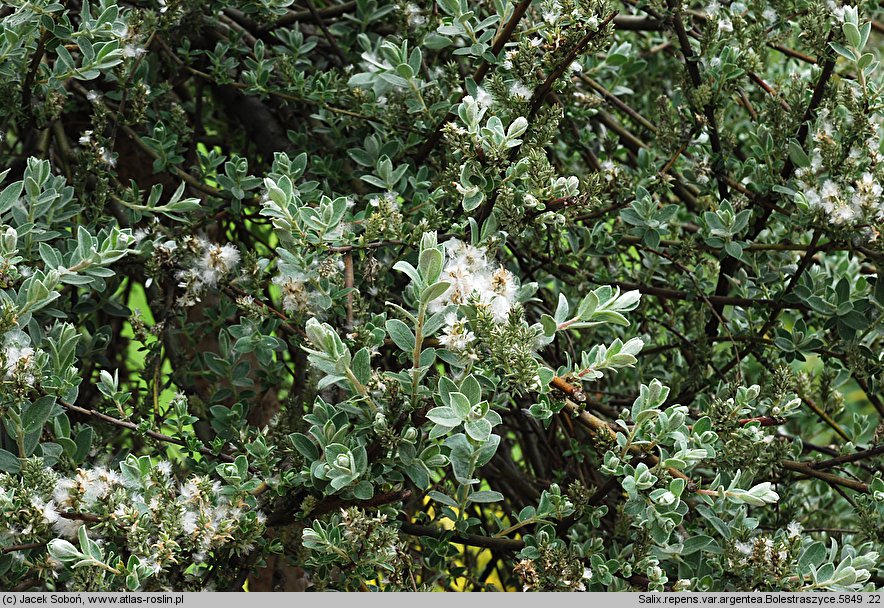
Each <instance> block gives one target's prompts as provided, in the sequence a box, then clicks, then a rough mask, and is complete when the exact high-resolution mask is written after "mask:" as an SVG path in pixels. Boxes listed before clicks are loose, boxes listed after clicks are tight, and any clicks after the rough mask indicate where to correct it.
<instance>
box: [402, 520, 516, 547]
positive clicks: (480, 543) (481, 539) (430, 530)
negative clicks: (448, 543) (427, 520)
mask: <svg viewBox="0 0 884 608" xmlns="http://www.w3.org/2000/svg"><path fill="white" fill-rule="evenodd" d="M401 523H402V525H401V526H400V528H399V529H400V530H401V531H402V532H404V533H405V534H408V535H410V536H428V537H430V538H436V539H442V538H446V537H447V536H448V535H449V534H452V536H451V540H452V542H455V543H460V544H462V545H469V546H470V547H481V548H483V549H493V550H495V551H521V550H522V549H523V548H524V547H525V541H523V540H519V539H514V538H494V537H491V536H481V535H478V534H463V533H461V532H456V531H453V530H443V529H441V528H437V527H435V526H426V525H421V524H415V523H411V522H409V521H403V522H401Z"/></svg>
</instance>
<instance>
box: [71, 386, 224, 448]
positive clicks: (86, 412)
mask: <svg viewBox="0 0 884 608" xmlns="http://www.w3.org/2000/svg"><path fill="white" fill-rule="evenodd" d="M59 403H60V404H61V405H62V407H64V408H65V409H66V410H68V411H70V412H75V413H77V414H80V415H83V416H89V417H92V418H95V419H97V420H101V421H102V422H106V423H108V424H112V425H114V426H117V427H120V428H124V429H129V430H131V431H136V432H141V431H140V429H139V427H138V425H137V424H135V423H134V422H129V421H127V420H120V419H119V418H114V417H113V416H108V415H107V414H103V413H101V412H98V411H96V410H90V409H86V408H85V407H80V406H79V405H74V404H73V403H67V402H65V401H59ZM144 434H145V435H147V436H148V437H151V438H152V439H156V440H157V441H162V442H165V443H173V444H175V445H179V446H181V447H189V446H188V444H187V442H186V441H184V440H183V439H179V438H178V437H170V436H169V435H164V434H163V433H158V432H156V431H152V430H147V431H144ZM199 452H200V453H201V454H204V455H206V456H211V457H212V458H218V459H219V460H222V461H224V462H233V461H234V458H233V456H230V455H228V454H224V453H221V454H216V453H215V452H213V451H212V450H210V449H209V448H207V447H205V446H202V447H200V448H199Z"/></svg>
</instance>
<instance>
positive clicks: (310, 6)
mask: <svg viewBox="0 0 884 608" xmlns="http://www.w3.org/2000/svg"><path fill="white" fill-rule="evenodd" d="M304 2H305V3H306V4H307V10H309V11H310V16H311V17H313V21H314V22H315V23H316V24H317V25H319V29H321V30H322V35H323V36H325V39H326V40H327V41H328V43H329V44H330V45H331V47H332V49H333V50H334V52H335V54H336V55H337V56H338V60H339V61H340V62H341V67H344V66H345V65H347V56H346V55H344V51H342V50H341V47H340V46H338V41H337V40H335V37H334V36H333V35H332V33H331V32H330V31H329V29H328V26H327V25H326V24H325V20H324V19H323V18H322V15H320V14H319V11H317V10H316V7H315V6H313V0H304Z"/></svg>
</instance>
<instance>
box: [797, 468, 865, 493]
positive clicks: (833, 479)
mask: <svg viewBox="0 0 884 608" xmlns="http://www.w3.org/2000/svg"><path fill="white" fill-rule="evenodd" d="M780 464H781V465H782V467H783V468H784V469H786V470H787V471H793V472H795V473H801V474H803V475H807V476H808V477H814V478H816V479H819V480H822V481H825V482H826V483H827V484H829V485H830V486H843V487H845V488H850V489H851V490H856V491H857V492H862V493H863V494H868V493H869V486H868V485H866V484H864V483H862V482H861V481H855V480H853V479H845V478H844V477H839V476H837V475H833V474H831V473H824V472H823V471H818V470H816V469H814V468H813V466H812V465H811V464H809V463H806V462H797V461H795V460H784V461H782V462H781V463H780Z"/></svg>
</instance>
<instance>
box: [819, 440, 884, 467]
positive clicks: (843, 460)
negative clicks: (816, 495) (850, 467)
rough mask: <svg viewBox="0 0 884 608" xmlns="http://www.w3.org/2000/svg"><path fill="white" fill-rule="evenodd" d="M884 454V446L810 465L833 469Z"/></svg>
mask: <svg viewBox="0 0 884 608" xmlns="http://www.w3.org/2000/svg"><path fill="white" fill-rule="evenodd" d="M882 454H884V444H881V445H879V446H876V447H874V448H869V449H868V450H861V451H859V452H856V453H854V454H845V455H844V456H836V457H835V458H832V459H830V460H823V461H821V462H813V463H809V464H810V466H811V467H813V468H814V469H817V470H819V469H831V468H832V467H837V466H840V465H842V464H848V463H851V462H856V461H858V460H865V459H866V458H874V457H875V456H881V455H882Z"/></svg>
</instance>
